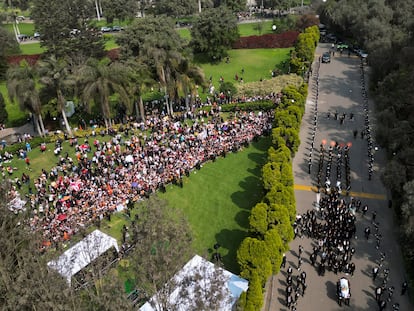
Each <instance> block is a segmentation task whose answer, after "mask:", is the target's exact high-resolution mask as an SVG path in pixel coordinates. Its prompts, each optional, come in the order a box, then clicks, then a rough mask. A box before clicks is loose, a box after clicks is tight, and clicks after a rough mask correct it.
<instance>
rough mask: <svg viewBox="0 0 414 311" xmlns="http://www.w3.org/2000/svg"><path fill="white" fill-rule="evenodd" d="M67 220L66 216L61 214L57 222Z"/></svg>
mask: <svg viewBox="0 0 414 311" xmlns="http://www.w3.org/2000/svg"><path fill="white" fill-rule="evenodd" d="M66 218H67V216H66V214H59V215H58V217H57V220H59V221H62V220H65V219H66Z"/></svg>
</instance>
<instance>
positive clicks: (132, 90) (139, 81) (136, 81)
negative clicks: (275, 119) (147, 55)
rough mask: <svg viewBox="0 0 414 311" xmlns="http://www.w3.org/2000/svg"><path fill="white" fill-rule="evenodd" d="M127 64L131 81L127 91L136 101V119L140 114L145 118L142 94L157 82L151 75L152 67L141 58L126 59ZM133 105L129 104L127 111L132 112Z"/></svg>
mask: <svg viewBox="0 0 414 311" xmlns="http://www.w3.org/2000/svg"><path fill="white" fill-rule="evenodd" d="M124 64H125V66H126V67H127V68H129V71H130V72H129V77H130V79H129V80H130V81H129V82H130V83H128V86H127V92H128V94H129V96H131V98H132V100H133V103H134V110H135V113H136V119H137V120H138V118H139V116H141V118H142V119H143V120H144V119H145V108H144V102H143V100H142V95H143V93H144V91H145V89H146V88H148V87H150V86H152V85H154V84H155V81H154V79H153V78H152V77H151V72H150V68H148V66H147V65H146V64H145V63H144V62H142V61H141V60H140V59H139V58H137V59H136V60H135V59H133V58H130V59H128V60H126V61H125V63H124ZM131 108H132V107H131V106H128V109H127V113H128V114H131V113H132V109H131Z"/></svg>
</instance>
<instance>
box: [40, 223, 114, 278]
mask: <svg viewBox="0 0 414 311" xmlns="http://www.w3.org/2000/svg"><path fill="white" fill-rule="evenodd" d="M111 247H115V249H116V250H117V251H119V248H118V243H117V241H116V239H115V238H113V237H111V236H110V235H107V234H105V233H103V232H102V231H99V230H95V231H93V232H92V233H90V234H89V235H87V236H86V237H85V238H84V239H83V240H82V241H80V242H78V243H76V244H75V245H74V246H72V247H71V248H69V249H68V250H67V251H65V252H64V253H63V254H62V255H61V256H59V258H58V259H57V260H52V261H49V262H48V263H47V265H48V267H50V268H52V269H55V270H57V271H58V272H59V273H60V274H61V275H62V276H63V277H64V278H65V279H66V280H67V282H68V283H69V284H70V282H71V279H72V276H74V275H75V274H76V273H78V272H79V271H81V270H82V269H83V268H85V267H86V266H87V265H89V264H90V263H91V262H93V261H94V260H95V259H96V258H98V257H99V256H100V255H102V254H103V253H105V252H106V251H107V250H109V249H110V248H111Z"/></svg>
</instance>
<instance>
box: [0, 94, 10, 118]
mask: <svg viewBox="0 0 414 311" xmlns="http://www.w3.org/2000/svg"><path fill="white" fill-rule="evenodd" d="M8 118H9V114H8V113H7V110H6V102H5V100H4V97H3V94H2V93H0V124H6V123H7V120H8Z"/></svg>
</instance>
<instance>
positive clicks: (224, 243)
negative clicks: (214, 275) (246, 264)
mask: <svg viewBox="0 0 414 311" xmlns="http://www.w3.org/2000/svg"><path fill="white" fill-rule="evenodd" d="M245 237H246V231H242V230H237V229H233V230H228V229H223V230H221V231H220V232H219V233H217V234H216V241H217V243H218V244H219V245H220V248H219V250H218V251H219V252H220V249H226V250H227V251H228V253H227V254H226V255H224V256H223V257H222V262H223V264H224V267H225V268H226V269H227V270H229V271H231V272H233V273H235V274H237V275H238V274H239V273H240V267H239V265H238V264H237V250H238V248H239V246H240V244H241V242H242V241H243V239H244V238H245ZM221 253H223V252H221Z"/></svg>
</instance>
